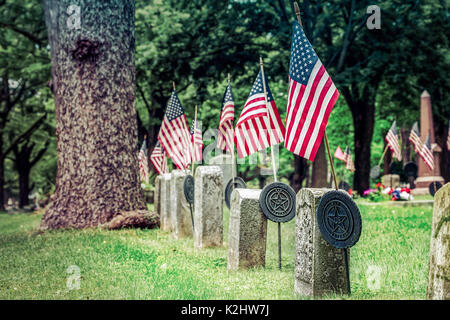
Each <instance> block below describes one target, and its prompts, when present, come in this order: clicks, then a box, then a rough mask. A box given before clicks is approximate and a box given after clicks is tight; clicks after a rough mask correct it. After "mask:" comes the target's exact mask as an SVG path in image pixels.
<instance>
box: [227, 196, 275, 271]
mask: <svg viewBox="0 0 450 320" xmlns="http://www.w3.org/2000/svg"><path fill="white" fill-rule="evenodd" d="M260 194H261V190H253V189H234V190H233V192H232V194H231V206H230V224H229V228H228V269H230V270H236V269H240V268H242V269H245V268H250V267H258V266H260V267H264V266H265V263H266V238H267V219H266V217H265V216H264V214H263V213H262V211H261V208H260V206H259V196H260Z"/></svg>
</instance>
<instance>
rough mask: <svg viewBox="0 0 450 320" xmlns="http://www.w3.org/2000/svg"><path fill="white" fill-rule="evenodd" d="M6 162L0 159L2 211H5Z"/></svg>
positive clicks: (0, 207) (0, 200) (0, 199)
mask: <svg viewBox="0 0 450 320" xmlns="http://www.w3.org/2000/svg"><path fill="white" fill-rule="evenodd" d="M5 200H7V199H5V162H4V160H3V159H0V211H3V210H5Z"/></svg>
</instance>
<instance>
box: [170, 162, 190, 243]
mask: <svg viewBox="0 0 450 320" xmlns="http://www.w3.org/2000/svg"><path fill="white" fill-rule="evenodd" d="M187 174H188V173H187V172H186V171H182V170H173V171H172V179H171V181H170V206H171V207H170V216H171V220H172V231H173V234H174V236H175V238H176V239H181V238H185V237H188V236H191V235H192V221H191V211H190V209H189V203H188V202H187V200H186V197H185V195H184V187H183V185H184V178H185V177H186V175H187Z"/></svg>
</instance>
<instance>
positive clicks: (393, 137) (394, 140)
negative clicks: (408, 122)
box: [385, 121, 402, 161]
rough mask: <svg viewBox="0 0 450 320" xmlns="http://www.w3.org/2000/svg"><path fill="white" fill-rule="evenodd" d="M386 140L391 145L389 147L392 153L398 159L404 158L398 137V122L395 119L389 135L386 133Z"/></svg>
mask: <svg viewBox="0 0 450 320" xmlns="http://www.w3.org/2000/svg"><path fill="white" fill-rule="evenodd" d="M385 139H386V142H387V144H388V146H389V148H390V149H391V151H392V155H393V156H394V157H395V158H396V159H397V160H398V161H401V160H402V152H401V149H400V142H399V139H398V133H397V122H396V121H394V123H393V124H392V126H391V128H390V129H389V131H388V133H387V135H386V138H385Z"/></svg>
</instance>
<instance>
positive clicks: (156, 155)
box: [150, 141, 169, 174]
mask: <svg viewBox="0 0 450 320" xmlns="http://www.w3.org/2000/svg"><path fill="white" fill-rule="evenodd" d="M150 161H151V162H152V164H153V167H154V168H155V170H156V171H157V172H158V174H164V173H169V167H168V165H167V157H166V153H165V151H164V149H163V147H161V144H160V143H159V141H158V142H156V146H155V147H154V148H153V152H152V154H151V155H150Z"/></svg>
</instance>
